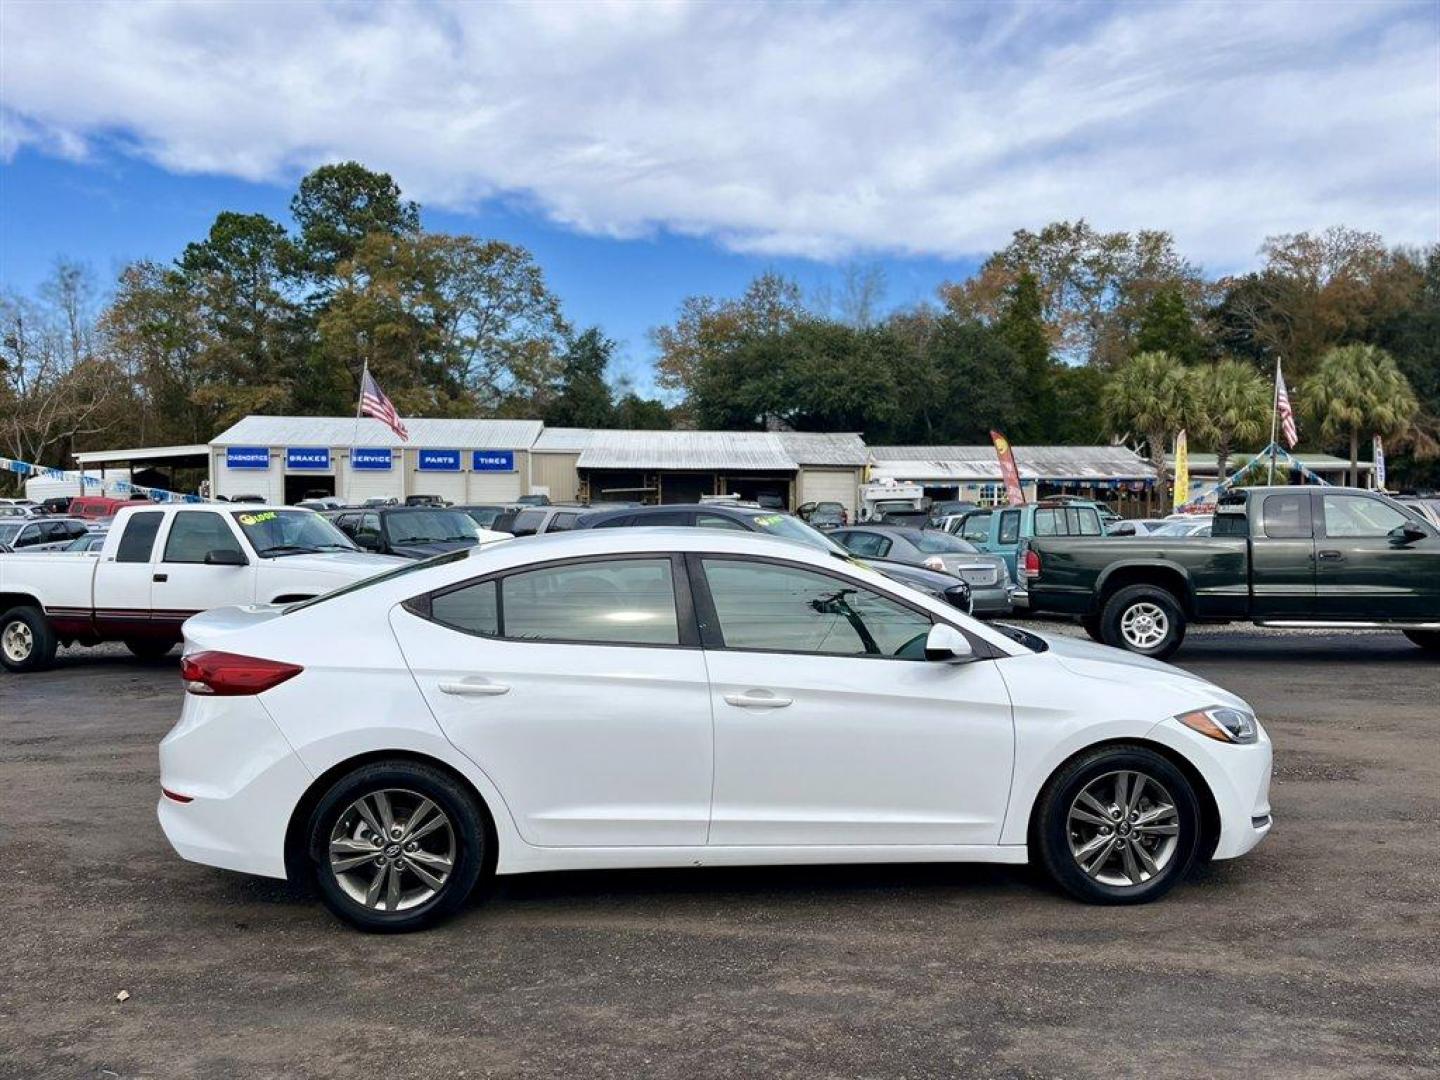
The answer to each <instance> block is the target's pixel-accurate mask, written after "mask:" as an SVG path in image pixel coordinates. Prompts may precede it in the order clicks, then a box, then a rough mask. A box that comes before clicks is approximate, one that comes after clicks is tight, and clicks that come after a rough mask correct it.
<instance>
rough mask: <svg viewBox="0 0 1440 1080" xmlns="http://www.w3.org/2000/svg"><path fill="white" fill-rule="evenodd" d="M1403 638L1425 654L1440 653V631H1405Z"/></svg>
mask: <svg viewBox="0 0 1440 1080" xmlns="http://www.w3.org/2000/svg"><path fill="white" fill-rule="evenodd" d="M1405 636H1406V637H1407V638H1409V639H1410V640H1411V641H1413V642H1414V643H1415V644H1416V645H1419V646H1420V648H1422V649H1424V650H1425V651H1426V652H1440V630H1406V631H1405Z"/></svg>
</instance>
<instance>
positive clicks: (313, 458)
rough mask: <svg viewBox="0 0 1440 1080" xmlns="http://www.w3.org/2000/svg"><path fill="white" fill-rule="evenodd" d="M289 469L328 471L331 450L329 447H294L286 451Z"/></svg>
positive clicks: (286, 463) (286, 464)
mask: <svg viewBox="0 0 1440 1080" xmlns="http://www.w3.org/2000/svg"><path fill="white" fill-rule="evenodd" d="M285 467H286V468H287V469H328V468H330V448H329V447H328V446H292V447H289V448H288V449H287V450H286V451H285Z"/></svg>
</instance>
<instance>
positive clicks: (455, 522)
mask: <svg viewBox="0 0 1440 1080" xmlns="http://www.w3.org/2000/svg"><path fill="white" fill-rule="evenodd" d="M385 532H386V534H387V535H388V536H389V537H390V542H391V543H392V544H433V543H438V542H439V541H441V540H475V541H478V540H479V539H480V527H479V526H478V525H476V524H475V522H474V521H473V520H472V519H471V518H470V516H469V515H468V514H462V513H460V512H459V511H458V510H407V511H405V512H404V513H402V514H387V515H386V516H385Z"/></svg>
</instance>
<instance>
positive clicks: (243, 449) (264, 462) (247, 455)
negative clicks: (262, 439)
mask: <svg viewBox="0 0 1440 1080" xmlns="http://www.w3.org/2000/svg"><path fill="white" fill-rule="evenodd" d="M225 467H226V468H227V469H268V468H269V467H270V448H269V447H266V446H227V447H226V448H225Z"/></svg>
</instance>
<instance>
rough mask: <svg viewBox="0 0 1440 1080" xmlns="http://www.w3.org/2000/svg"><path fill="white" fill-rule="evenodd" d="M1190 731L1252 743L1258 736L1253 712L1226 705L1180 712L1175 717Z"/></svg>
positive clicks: (1208, 736)
mask: <svg viewBox="0 0 1440 1080" xmlns="http://www.w3.org/2000/svg"><path fill="white" fill-rule="evenodd" d="M1175 719H1176V720H1179V721H1180V723H1182V724H1184V725H1185V726H1186V727H1188V728H1189V729H1190V730H1191V731H1198V732H1199V733H1200V734H1201V735H1204V736H1206V737H1207V738H1211V739H1215V740H1217V741H1219V742H1228V743H1253V742H1254V741H1255V740H1256V739H1257V738H1258V737H1259V730H1260V729H1259V727H1258V726H1257V725H1256V723H1255V714H1254V713H1250V712H1246V711H1245V710H1244V709H1232V708H1231V707H1230V706H1228V705H1212V706H1211V707H1210V708H1208V709H1196V710H1195V711H1194V712H1187V713H1181V714H1180V715H1179V716H1177V717H1175Z"/></svg>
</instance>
